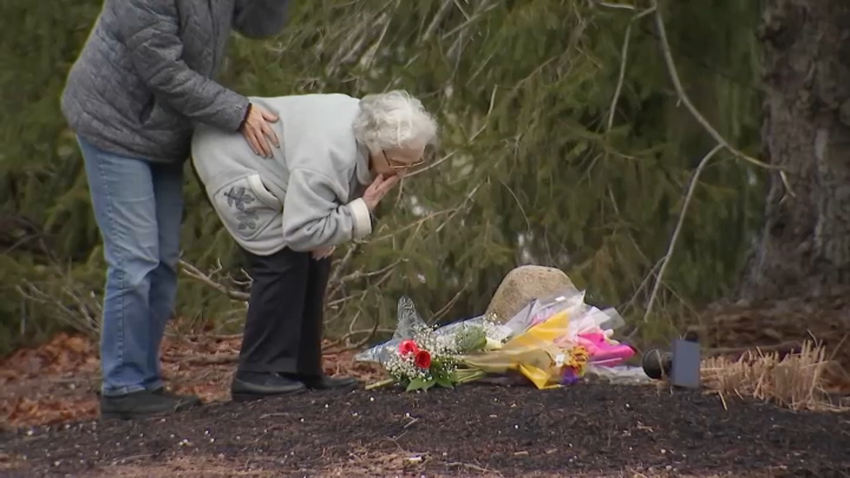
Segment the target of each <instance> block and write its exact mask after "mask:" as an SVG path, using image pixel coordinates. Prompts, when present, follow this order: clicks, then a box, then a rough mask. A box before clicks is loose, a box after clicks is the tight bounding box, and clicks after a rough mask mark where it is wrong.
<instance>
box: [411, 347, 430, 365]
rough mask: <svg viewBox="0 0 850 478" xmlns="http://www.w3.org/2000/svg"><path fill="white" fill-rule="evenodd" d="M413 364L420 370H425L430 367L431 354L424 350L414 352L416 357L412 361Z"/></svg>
mask: <svg viewBox="0 0 850 478" xmlns="http://www.w3.org/2000/svg"><path fill="white" fill-rule="evenodd" d="M413 363H415V364H416V366H417V367H419V368H421V369H427V368H428V367H430V366H431V354H429V353H428V352H427V351H425V350H420V351H418V352H416V357H415V358H414V359H413Z"/></svg>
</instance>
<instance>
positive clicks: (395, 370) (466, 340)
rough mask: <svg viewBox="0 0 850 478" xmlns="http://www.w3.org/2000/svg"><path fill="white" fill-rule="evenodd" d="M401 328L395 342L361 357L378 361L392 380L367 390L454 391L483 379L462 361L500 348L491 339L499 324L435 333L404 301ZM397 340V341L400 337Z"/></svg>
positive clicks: (462, 326) (471, 325) (484, 322)
mask: <svg viewBox="0 0 850 478" xmlns="http://www.w3.org/2000/svg"><path fill="white" fill-rule="evenodd" d="M398 310H399V314H398V315H399V328H398V329H397V330H396V334H395V336H394V338H393V340H390V341H389V342H387V343H386V344H383V345H380V346H378V347H376V348H373V349H371V350H368V351H366V352H364V353H363V354H361V355H360V356H358V360H363V361H378V362H380V363H381V365H383V367H384V368H385V369H386V371H387V373H388V374H389V375H390V378H389V379H387V380H383V381H380V382H377V383H374V384H371V385H369V386H367V389H371V388H377V387H381V386H385V385H392V384H400V385H403V386H405V387H406V389H407V391H414V390H428V389H430V388H432V387H434V386H435V385H436V386H440V387H444V388H454V386H455V385H456V384H458V383H465V382H468V381H471V380H475V379H477V378H480V377H481V376H483V374H482V373H481V372H480V371H479V370H473V369H469V368H465V367H463V365H462V363H461V361H460V360H459V357H460V356H461V355H462V354H469V353H475V352H479V351H484V350H487V349H488V348H489V347H493V346H498V345H499V344H500V342H498V341H496V340H494V339H493V338H492V336H493V335H494V334H493V333H491V336H489V337H488V335H487V332H486V331H487V330H488V328H490V329H492V328H494V327H495V324H494V323H493V322H491V321H488V320H486V319H482V320H480V321H478V322H477V323H465V324H460V326H459V327H453V328H444V329H433V328H431V327H428V326H427V325H425V322H424V321H422V319H421V318H420V317H419V315H418V314H417V313H416V308H415V307H414V305H413V302H412V301H411V300H410V299H409V298H407V297H402V298H401V299H400V300H399V304H398ZM396 336H397V337H396Z"/></svg>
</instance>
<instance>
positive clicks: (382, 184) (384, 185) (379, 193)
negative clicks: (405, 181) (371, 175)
mask: <svg viewBox="0 0 850 478" xmlns="http://www.w3.org/2000/svg"><path fill="white" fill-rule="evenodd" d="M398 180H399V177H398V176H390V177H388V178H385V177H384V175H383V174H379V175H378V177H376V178H375V180H374V181H372V184H370V185H369V187H368V188H366V191H365V192H364V193H363V202H365V203H366V207H368V208H369V210H370V211H374V210H375V208H376V207H378V203H380V202H381V199H383V198H384V196H386V195H387V193H388V192H390V190H391V189H392V188H393V186H395V185H396V184H397V183H398Z"/></svg>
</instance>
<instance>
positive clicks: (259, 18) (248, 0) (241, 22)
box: [233, 0, 289, 39]
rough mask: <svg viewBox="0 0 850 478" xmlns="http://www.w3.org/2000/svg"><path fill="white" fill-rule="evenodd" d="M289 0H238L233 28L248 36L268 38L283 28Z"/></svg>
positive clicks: (234, 12)
mask: <svg viewBox="0 0 850 478" xmlns="http://www.w3.org/2000/svg"><path fill="white" fill-rule="evenodd" d="M288 7H289V0H236V7H235V9H234V11H233V29H234V30H236V31H237V32H239V33H241V34H242V35H244V36H246V37H248V38H254V39H259V38H267V37H271V36H274V35H277V34H278V33H280V32H281V30H283V26H284V25H285V24H286V20H287V18H288V16H287V10H288Z"/></svg>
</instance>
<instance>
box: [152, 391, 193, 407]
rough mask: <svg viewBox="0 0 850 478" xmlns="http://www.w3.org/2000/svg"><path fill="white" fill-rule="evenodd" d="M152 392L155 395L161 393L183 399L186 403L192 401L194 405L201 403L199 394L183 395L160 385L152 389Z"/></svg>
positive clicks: (161, 394) (164, 395)
mask: <svg viewBox="0 0 850 478" xmlns="http://www.w3.org/2000/svg"><path fill="white" fill-rule="evenodd" d="M151 393H153V394H154V395H159V396H162V397H168V398H173V399H175V400H182V401H183V402H185V403H191V404H192V405H200V404H201V398H200V397H199V396H197V395H194V394H191V395H188V394H187V395H183V394H180V393H174V392H172V391H171V390H167V389H166V388H165V387H159V388H157V389H156V390H152V391H151Z"/></svg>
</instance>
